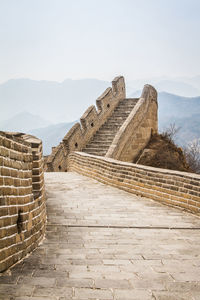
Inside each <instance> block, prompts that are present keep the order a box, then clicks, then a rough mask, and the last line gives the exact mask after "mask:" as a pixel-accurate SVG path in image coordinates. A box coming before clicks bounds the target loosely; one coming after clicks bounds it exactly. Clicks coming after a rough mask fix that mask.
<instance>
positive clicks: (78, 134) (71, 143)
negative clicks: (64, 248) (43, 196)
mask: <svg viewBox="0 0 200 300" xmlns="http://www.w3.org/2000/svg"><path fill="white" fill-rule="evenodd" d="M125 97H126V90H125V82H124V78H123V77H122V76H118V77H116V78H115V79H114V80H113V81H112V88H111V87H109V88H107V89H106V90H105V91H104V92H103V94H102V95H101V96H100V97H98V98H97V100H96V106H95V105H92V106H90V107H89V108H88V109H87V110H86V111H85V113H84V114H83V115H82V117H81V118H80V123H76V124H74V126H73V127H72V128H71V129H70V130H69V132H68V133H67V134H66V135H65V137H64V138H63V140H62V142H61V143H60V145H58V146H57V147H56V148H55V149H53V151H52V154H51V155H50V156H49V158H48V160H47V171H66V170H67V156H68V154H69V153H70V152H72V151H81V150H82V149H83V148H84V146H85V145H86V144H87V143H88V141H89V140H91V138H92V137H93V136H94V134H95V133H96V132H97V130H98V129H99V128H100V127H101V126H102V125H103V124H104V123H105V121H106V120H107V118H108V117H109V116H110V115H111V114H112V112H113V110H114V109H115V107H116V106H117V105H118V103H119V101H120V100H123V99H125Z"/></svg>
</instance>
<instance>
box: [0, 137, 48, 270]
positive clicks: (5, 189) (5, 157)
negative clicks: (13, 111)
mask: <svg viewBox="0 0 200 300" xmlns="http://www.w3.org/2000/svg"><path fill="white" fill-rule="evenodd" d="M45 222H46V204H45V194H44V172H43V156H42V142H41V140H39V139H36V138H35V137H32V136H29V135H25V134H20V133H5V132H0V272H3V271H5V270H6V269H7V268H9V267H10V266H12V265H13V264H15V263H16V262H17V261H19V260H20V259H22V258H23V257H24V256H26V254H27V253H29V252H31V251H32V250H34V249H35V248H36V247H37V245H38V243H39V242H40V241H41V239H42V238H43V236H44V232H45Z"/></svg>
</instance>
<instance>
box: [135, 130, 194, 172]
mask: <svg viewBox="0 0 200 300" xmlns="http://www.w3.org/2000/svg"><path fill="white" fill-rule="evenodd" d="M137 163H138V164H141V165H146V166H151V167H156V168H163V169H170V170H177V171H184V172H193V170H192V169H191V168H190V167H189V165H188V164H187V162H186V158H185V156H184V154H183V151H182V149H181V148H179V147H177V146H176V145H175V144H174V142H173V141H172V140H170V139H169V138H168V137H167V136H165V135H159V134H155V135H153V136H152V138H151V140H150V141H149V143H148V145H147V146H146V148H145V149H144V151H143V153H142V155H141V156H140V157H139V159H138V161H137Z"/></svg>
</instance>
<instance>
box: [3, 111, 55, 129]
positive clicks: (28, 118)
mask: <svg viewBox="0 0 200 300" xmlns="http://www.w3.org/2000/svg"><path fill="white" fill-rule="evenodd" d="M50 124H51V122H49V121H46V120H44V119H42V118H41V117H39V116H36V115H32V114H31V113H29V112H26V111H24V112H21V113H19V114H16V115H14V116H13V117H12V118H10V119H8V120H5V121H0V129H1V130H5V131H16V132H28V131H29V130H31V129H33V128H38V127H46V126H48V125H50Z"/></svg>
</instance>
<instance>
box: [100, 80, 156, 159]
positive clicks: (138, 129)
mask: <svg viewBox="0 0 200 300" xmlns="http://www.w3.org/2000/svg"><path fill="white" fill-rule="evenodd" d="M157 111H158V104H157V92H156V90H155V89H154V87H152V86H151V85H145V86H144V88H143V91H142V95H141V97H140V99H139V101H138V102H137V104H136V106H135V107H134V109H133V111H132V112H131V113H130V115H129V116H128V118H127V119H126V121H125V122H124V124H123V125H122V126H121V128H120V129H119V131H118V133H117V134H116V136H115V138H114V140H113V142H112V144H111V146H110V148H109V150H108V152H107V154H106V157H110V158H114V159H118V160H121V161H127V162H135V161H136V159H137V157H138V156H139V155H140V154H141V152H142V151H143V150H144V148H145V147H146V145H147V144H148V142H149V140H150V138H151V135H152V134H153V133H157V132H158V118H157V115H158V114H157Z"/></svg>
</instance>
